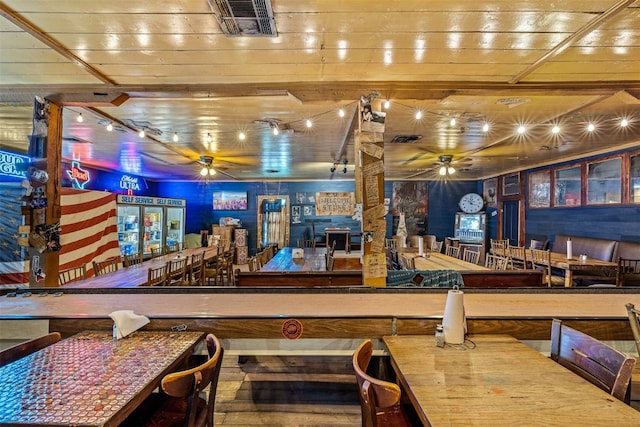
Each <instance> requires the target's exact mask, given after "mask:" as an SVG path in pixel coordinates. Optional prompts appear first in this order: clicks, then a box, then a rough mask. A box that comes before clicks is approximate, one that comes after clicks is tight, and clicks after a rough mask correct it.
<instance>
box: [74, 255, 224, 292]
mask: <svg viewBox="0 0 640 427" xmlns="http://www.w3.org/2000/svg"><path fill="white" fill-rule="evenodd" d="M203 250H204V251H205V253H204V258H205V260H209V259H212V258H214V257H216V256H217V255H218V248H216V247H205V248H190V249H183V250H182V251H180V252H179V254H180V256H181V257H186V258H187V265H189V263H190V262H191V255H193V254H196V253H199V252H201V251H203ZM177 256H178V253H177V252H176V253H171V254H167V255H162V256H159V257H157V258H152V259H150V260H147V261H144V262H142V263H140V264H135V265H132V266H130V267H126V268H118V271H114V272H113V273H108V274H103V275H102V276H93V277H88V278H86V279H84V280H78V281H75V282H71V283H68V284H66V285H64V287H65V288H135V287H137V286H144V285H145V284H146V283H147V280H148V278H149V274H148V272H149V269H150V268H155V267H160V266H163V265H164V264H166V263H167V262H168V261H170V260H172V259H174V258H176V257H177Z"/></svg>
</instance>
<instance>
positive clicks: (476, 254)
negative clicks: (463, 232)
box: [462, 249, 480, 264]
mask: <svg viewBox="0 0 640 427" xmlns="http://www.w3.org/2000/svg"><path fill="white" fill-rule="evenodd" d="M462 260H463V261H467V262H470V263H472V264H477V263H478V261H480V251H472V250H469V249H466V250H465V251H464V255H462Z"/></svg>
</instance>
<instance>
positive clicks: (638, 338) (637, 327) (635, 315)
mask: <svg viewBox="0 0 640 427" xmlns="http://www.w3.org/2000/svg"><path fill="white" fill-rule="evenodd" d="M625 307H627V314H628V315H629V323H630V324H631V332H633V339H634V341H635V342H636V349H637V350H638V355H640V311H638V310H637V309H636V308H635V306H634V305H633V304H631V303H627V304H626V305H625Z"/></svg>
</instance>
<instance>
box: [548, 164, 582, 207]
mask: <svg viewBox="0 0 640 427" xmlns="http://www.w3.org/2000/svg"><path fill="white" fill-rule="evenodd" d="M581 173H582V168H581V167H580V166H574V167H570V168H565V169H557V170H556V171H555V175H554V177H555V184H554V199H553V204H554V206H579V205H580V204H581V203H582V194H581V191H582V188H581V185H580V183H581V180H580V179H581V176H580V175H581Z"/></svg>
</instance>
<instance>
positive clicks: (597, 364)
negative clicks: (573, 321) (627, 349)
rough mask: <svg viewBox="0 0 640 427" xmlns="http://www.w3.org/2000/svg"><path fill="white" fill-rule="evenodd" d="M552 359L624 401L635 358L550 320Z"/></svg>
mask: <svg viewBox="0 0 640 427" xmlns="http://www.w3.org/2000/svg"><path fill="white" fill-rule="evenodd" d="M551 359H553V360H555V361H556V362H558V363H559V364H561V365H562V366H564V367H566V368H567V369H569V370H571V371H572V372H574V373H576V374H578V375H580V376H581V377H583V378H585V379H586V380H588V381H589V382H591V383H592V384H595V385H597V386H598V387H600V388H601V389H603V390H604V391H606V392H608V393H609V394H611V395H612V396H614V397H615V398H617V399H619V400H621V401H624V400H625V396H626V394H627V387H628V386H629V382H630V380H631V373H632V370H633V365H634V364H635V359H634V358H633V357H631V356H627V355H626V354H624V353H621V352H619V351H618V350H616V349H614V348H613V347H610V346H608V345H607V344H605V343H603V342H601V341H598V340H597V339H595V338H593V337H591V336H589V335H587V334H584V333H582V332H580V331H577V330H575V329H573V328H570V327H568V326H566V325H563V324H562V321H560V320H558V319H553V322H552V325H551Z"/></svg>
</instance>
